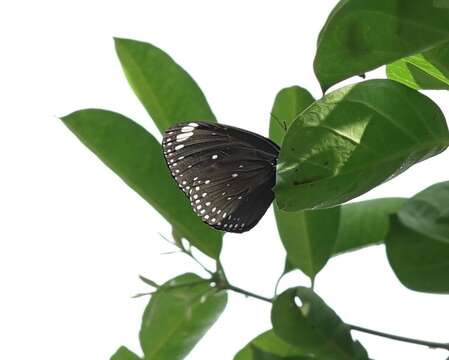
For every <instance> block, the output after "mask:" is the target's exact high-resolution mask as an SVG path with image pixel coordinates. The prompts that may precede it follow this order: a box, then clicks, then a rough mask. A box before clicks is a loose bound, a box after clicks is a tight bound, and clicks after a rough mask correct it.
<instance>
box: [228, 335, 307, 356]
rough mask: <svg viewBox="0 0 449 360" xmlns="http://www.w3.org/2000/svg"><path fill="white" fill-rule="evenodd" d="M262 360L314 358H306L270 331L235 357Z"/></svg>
mask: <svg viewBox="0 0 449 360" xmlns="http://www.w3.org/2000/svg"><path fill="white" fill-rule="evenodd" d="M262 359H273V360H274V359H290V360H293V359H298V360H309V359H312V358H311V357H309V356H306V354H304V351H302V350H301V349H299V348H297V347H295V346H292V345H290V344H288V343H286V342H285V341H283V340H282V339H280V338H279V337H278V336H276V334H275V333H274V331H273V330H268V331H265V332H264V333H262V334H260V335H259V336H257V337H256V338H255V339H253V340H251V342H249V343H248V344H247V345H246V346H245V347H244V348H243V349H242V350H240V351H239V352H238V353H237V355H236V356H235V357H234V360H262Z"/></svg>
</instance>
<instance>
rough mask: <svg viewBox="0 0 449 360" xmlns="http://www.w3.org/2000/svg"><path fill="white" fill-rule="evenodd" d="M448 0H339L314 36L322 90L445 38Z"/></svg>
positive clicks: (439, 42)
mask: <svg viewBox="0 0 449 360" xmlns="http://www.w3.org/2000/svg"><path fill="white" fill-rule="evenodd" d="M448 23H449V6H448V2H447V0H438V1H412V0H376V1H366V0H341V1H340V2H339V3H338V5H337V6H336V7H335V8H334V10H333V11H332V12H331V14H330V15H329V18H328V19H327V21H326V23H325V25H324V27H323V29H322V30H321V33H320V36H319V38H318V49H317V53H316V56H315V61H314V69H315V74H316V76H317V78H318V80H319V82H320V84H321V87H322V89H323V91H326V90H327V89H328V88H329V87H331V86H332V85H334V84H336V83H338V82H340V81H342V80H345V79H347V78H349V77H351V76H355V75H360V74H363V73H365V72H367V71H369V70H373V69H375V68H377V67H379V66H381V65H385V64H389V63H391V62H393V61H396V60H399V59H401V58H403V57H406V56H410V55H413V54H416V53H420V52H422V51H424V50H428V49H430V48H432V47H435V46H438V45H441V44H442V43H444V42H446V41H448V40H449V26H448V25H447V24H448Z"/></svg>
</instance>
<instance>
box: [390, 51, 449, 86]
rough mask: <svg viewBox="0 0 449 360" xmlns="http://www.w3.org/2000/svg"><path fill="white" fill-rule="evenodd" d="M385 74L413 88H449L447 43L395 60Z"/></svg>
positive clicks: (448, 52)
mask: <svg viewBox="0 0 449 360" xmlns="http://www.w3.org/2000/svg"><path fill="white" fill-rule="evenodd" d="M387 76H388V78H389V79H391V80H396V81H399V82H401V83H403V84H405V85H407V86H410V87H411V88H413V89H423V90H449V45H443V46H438V47H436V48H434V49H432V50H429V51H426V52H424V53H422V54H417V55H413V56H409V57H406V58H404V59H401V60H398V61H395V62H394V63H392V64H389V65H388V66H387Z"/></svg>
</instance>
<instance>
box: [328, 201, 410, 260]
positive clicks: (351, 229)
mask: <svg viewBox="0 0 449 360" xmlns="http://www.w3.org/2000/svg"><path fill="white" fill-rule="evenodd" d="M404 201H405V199H403V198H383V199H374V200H367V201H360V202H355V203H351V204H345V205H343V206H341V216H340V227H339V229H338V236H337V241H336V244H335V249H334V254H335V255H337V254H340V253H344V252H348V251H354V250H358V249H360V248H363V247H366V246H370V245H375V244H380V243H383V242H384V241H385V238H386V236H387V233H388V229H389V224H390V221H389V217H390V215H391V214H394V213H395V212H397V211H398V210H399V209H400V207H401V206H402V205H403V204H404Z"/></svg>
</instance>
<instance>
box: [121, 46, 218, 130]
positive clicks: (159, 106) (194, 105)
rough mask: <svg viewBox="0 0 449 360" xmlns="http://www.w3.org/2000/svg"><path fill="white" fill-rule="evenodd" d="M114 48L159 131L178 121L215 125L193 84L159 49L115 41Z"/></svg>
mask: <svg viewBox="0 0 449 360" xmlns="http://www.w3.org/2000/svg"><path fill="white" fill-rule="evenodd" d="M115 48H116V51H117V55H118V57H119V59H120V62H121V64H122V67H123V71H124V72H125V75H126V78H127V79H128V82H129V84H130V85H131V87H132V88H133V90H134V92H135V94H136V95H137V97H138V98H139V100H140V101H141V102H142V104H143V106H144V107H145V109H146V110H147V112H148V113H149V114H150V116H151V117H152V119H153V120H154V122H155V123H156V125H157V127H158V128H159V130H160V131H161V132H163V131H164V130H166V129H167V128H169V127H170V126H171V125H173V124H176V123H179V122H188V121H194V120H202V121H213V122H215V116H214V114H213V113H212V110H211V109H210V107H209V104H208V103H207V100H206V98H205V97H204V94H203V92H202V91H201V89H200V88H199V87H198V85H197V84H196V82H195V81H194V80H193V79H192V78H191V77H190V75H189V74H188V73H187V72H186V71H185V70H184V69H182V68H181V67H180V66H179V65H178V64H177V63H176V62H174V61H173V59H172V58H171V57H170V56H169V55H167V54H166V53H165V52H163V51H162V50H161V49H159V48H157V47H155V46H153V45H151V44H148V43H144V42H140V41H135V40H128V39H117V38H116V39H115Z"/></svg>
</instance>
